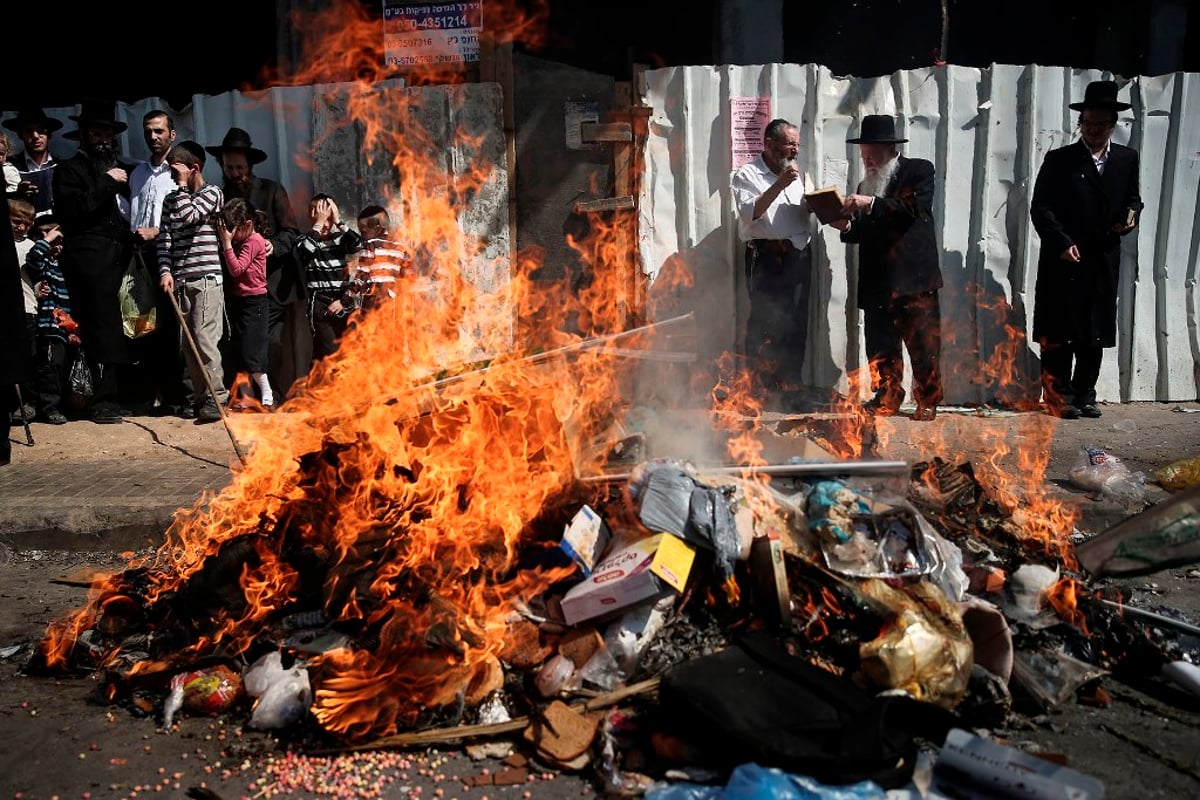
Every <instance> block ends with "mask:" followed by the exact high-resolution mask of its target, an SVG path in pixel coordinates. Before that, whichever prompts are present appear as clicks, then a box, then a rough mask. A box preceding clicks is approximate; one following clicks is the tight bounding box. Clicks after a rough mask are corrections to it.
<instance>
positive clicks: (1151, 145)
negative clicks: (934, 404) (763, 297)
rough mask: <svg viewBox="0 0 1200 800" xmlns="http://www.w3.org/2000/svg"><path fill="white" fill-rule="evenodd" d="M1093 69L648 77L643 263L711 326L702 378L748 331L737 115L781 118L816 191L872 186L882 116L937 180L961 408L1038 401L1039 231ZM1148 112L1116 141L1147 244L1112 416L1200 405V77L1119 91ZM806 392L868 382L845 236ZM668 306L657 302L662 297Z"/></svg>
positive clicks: (826, 240)
mask: <svg viewBox="0 0 1200 800" xmlns="http://www.w3.org/2000/svg"><path fill="white" fill-rule="evenodd" d="M1113 77H1114V76H1112V75H1110V74H1108V73H1104V72H1100V71H1097V70H1076V69H1070V68H1063V67H1041V66H1037V65H1027V66H1016V65H993V66H992V67H990V68H988V69H983V70H981V69H974V68H968V67H956V66H949V67H927V68H922V69H915V70H905V71H901V72H896V73H893V74H891V75H886V76H881V77H874V78H855V77H838V76H835V75H833V74H831V73H830V72H829V70H828V69H826V68H824V67H821V66H818V65H813V64H765V65H754V66H720V67H671V68H666V69H657V70H651V71H648V72H646V73H644V75H643V81H644V82H643V85H642V86H641V87H640V89H641V93H642V100H643V102H644V103H646V104H647V105H649V106H651V107H652V108H653V109H654V112H653V115H652V117H651V120H650V137H649V140H648V142H647V145H646V151H645V156H646V159H645V164H646V174H645V177H644V180H643V183H642V187H643V188H642V197H641V198H640V201H641V217H640V224H641V230H640V237H639V238H640V253H641V257H642V266H643V269H644V270H645V272H646V273H647V274H648V275H649V276H650V278H651V280H652V281H653V282H654V284H657V281H656V280H655V279H656V278H657V277H658V274H659V272H660V270H661V269H662V268H663V266H664V265H665V264H668V263H672V262H675V261H682V262H684V263H685V264H687V265H688V266H689V267H690V269H691V273H692V276H693V281H692V283H691V284H690V286H687V287H685V288H683V289H680V287H679V286H678V285H674V286H672V287H671V292H672V294H673V297H674V300H675V302H674V303H673V304H672V311H673V312H677V311H678V309H679V307H680V305H681V301H680V299H679V295H680V294H681V293H684V294H685V295H686V298H685V299H684V300H683V301H682V305H683V306H685V307H686V306H690V307H691V308H692V309H693V310H695V311H696V312H697V316H698V317H699V318H700V319H703V320H705V325H704V326H702V328H703V330H702V331H701V339H700V347H701V348H702V354H701V355H702V361H701V363H712V362H714V361H715V360H716V358H717V357H718V356H719V355H720V354H721V353H722V352H724V351H731V350H735V349H736V348H737V344H738V342H737V339H738V334H739V329H740V326H741V322H744V319H745V312H746V307H745V303H746V300H745V291H744V287H743V286H742V279H741V272H742V247H741V244H740V243H739V242H738V240H737V228H736V223H735V220H734V215H733V210H732V207H731V204H730V198H729V192H728V182H729V176H730V174H731V173H732V171H733V154H732V148H731V110H730V103H731V100H733V99H734V98H748V97H766V98H769V99H770V102H771V116H775V117H786V118H788V119H790V120H791V121H792V122H795V123H796V124H798V125H799V126H800V130H801V142H802V151H801V154H800V161H801V163H802V165H803V169H804V171H805V172H807V173H808V174H809V175H810V176H811V179H812V181H813V182H814V183H815V184H816V185H818V186H824V185H828V184H831V183H832V184H837V185H839V186H841V187H842V188H843V189H848V188H852V187H854V186H855V185H856V184H857V182H858V180H859V179H860V178H861V177H862V169H861V165H860V163H859V160H858V154H857V148H856V147H855V146H853V145H847V144H846V143H845V140H846V138H847V137H848V136H850V135H852V134H853V133H855V132H857V130H858V127H859V123H860V121H861V119H862V117H863V116H864V115H866V114H876V113H882V114H892V115H895V116H896V117H897V119H898V122H899V130H900V131H901V132H902V135H903V136H906V137H907V138H908V139H909V142H908V143H907V144H905V145H902V148H903V151H904V152H905V153H907V154H909V155H913V156H919V157H922V158H928V159H929V160H931V161H933V163H934V165H935V167H936V169H937V174H938V178H939V182H938V190H937V195H936V197H935V205H934V214H935V217H936V219H937V221H938V226H939V236H940V244H941V248H942V270H943V275H944V277H945V281H946V287H945V289H944V290H943V292H942V295H941V302H942V317H943V337H944V342H943V359H944V364H945V375H946V391H947V401H948V402H952V403H979V402H994V401H1000V402H1032V401H1036V400H1037V397H1038V392H1039V387H1038V347H1037V345H1036V343H1033V342H1031V341H1030V340H1029V338H1028V334H1029V332H1030V329H1031V327H1032V316H1033V287H1034V285H1035V283H1036V280H1037V258H1038V252H1039V247H1040V242H1039V239H1038V236H1037V234H1036V232H1035V231H1034V230H1033V228H1032V225H1031V223H1030V221H1029V200H1030V195H1031V194H1032V189H1033V182H1034V180H1035V178H1036V175H1037V171H1038V168H1039V167H1040V166H1041V163H1042V159H1043V157H1044V156H1045V153H1046V151H1048V150H1049V149H1051V148H1054V147H1058V146H1061V145H1063V144H1067V143H1069V142H1071V141H1074V139H1075V138H1076V136H1077V130H1076V121H1077V113H1076V112H1073V111H1071V110H1070V109H1069V108H1068V105H1069V104H1070V103H1071V102H1074V101H1077V100H1079V99H1080V98H1082V97H1083V93H1084V88H1085V87H1086V86H1087V84H1088V83H1089V82H1090V81H1093V80H1100V79H1104V78H1113ZM1117 80H1118V81H1119V83H1121V95H1120V96H1121V98H1122V99H1124V100H1125V101H1127V102H1130V103H1132V104H1133V108H1132V109H1131V110H1129V111H1126V112H1122V113H1121V114H1120V120H1119V123H1118V127H1117V131H1116V133H1115V134H1114V137H1113V139H1114V141H1116V142H1118V143H1121V144H1129V145H1131V146H1133V147H1135V148H1137V149H1138V150H1139V151H1140V153H1141V165H1142V174H1141V191H1142V198H1143V200H1144V201H1145V203H1146V209H1145V211H1144V213H1143V215H1142V221H1141V226H1140V228H1139V230H1138V231H1137V232H1136V234H1135V235H1131V236H1128V237H1126V238H1125V240H1124V242H1123V248H1122V257H1121V277H1122V280H1121V285H1122V291H1121V293H1120V296H1119V299H1118V345H1117V347H1116V348H1115V350H1112V351H1109V352H1108V353H1106V355H1105V360H1104V368H1103V371H1102V373H1101V376H1100V383H1099V386H1098V387H1097V389H1098V393H1099V396H1100V399H1101V400H1105V401H1112V402H1119V401H1135V400H1160V401H1175V400H1192V399H1195V398H1196V397H1197V396H1198V395H1200V331H1198V330H1197V318H1198V313H1200V312H1198V309H1197V305H1198V303H1197V288H1196V278H1197V257H1198V253H1200V203H1198V201H1197V194H1198V191H1200V122H1198V121H1197V120H1200V80H1198V79H1197V76H1196V75H1194V74H1190V73H1175V74H1171V75H1164V76H1159V77H1152V78H1150V77H1139V78H1135V79H1132V80H1128V81H1125V80H1122V79H1119V78H1118V79H1117ZM814 241H815V248H816V250H815V253H814V264H815V268H816V270H817V273H816V275H815V276H814V283H813V306H812V308H811V311H810V332H809V351H808V353H807V354H806V357H805V377H806V380H807V381H809V382H810V383H811V384H813V385H815V386H826V387H837V388H839V389H843V390H844V389H846V388H847V387H848V385H849V380H848V378H849V375H850V374H851V372H853V371H855V370H859V369H861V368H863V366H864V363H865V357H864V353H863V350H862V334H861V319H860V315H859V313H858V312H857V309H855V307H854V291H855V281H856V264H855V252H854V248H852V247H851V248H847V247H846V246H844V245H842V244H841V243H840V241H839V239H838V236H837V232H836V231H834V230H832V229H830V228H827V227H826V228H821V229H820V230H818V232H817V236H816V238H815V240H814ZM655 291H656V287H655V286H653V285H652V289H651V297H653V296H654V294H655Z"/></svg>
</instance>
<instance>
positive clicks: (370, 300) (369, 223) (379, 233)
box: [354, 205, 414, 308]
mask: <svg viewBox="0 0 1200 800" xmlns="http://www.w3.org/2000/svg"><path fill="white" fill-rule="evenodd" d="M391 227H392V221H391V217H389V216H388V212H387V209H386V208H384V207H383V206H377V205H370V206H366V207H365V208H363V210H362V211H359V212H358V232H359V234H360V235H361V236H362V251H361V252H360V253H359V256H358V265H357V267H356V269H355V274H354V278H355V281H356V282H358V283H360V284H362V285H363V286H364V289H363V306H364V307H365V308H377V307H379V306H381V305H384V304H385V303H387V302H388V301H390V300H394V299H395V298H396V290H397V288H398V287H397V281H399V280H400V278H401V277H403V276H405V275H412V274H414V273H413V271H412V261H411V259H410V258H409V255H408V252H407V251H406V250H405V249H404V247H403V246H402V245H401V244H400V243H399V242H397V241H395V240H393V239H392V238H391Z"/></svg>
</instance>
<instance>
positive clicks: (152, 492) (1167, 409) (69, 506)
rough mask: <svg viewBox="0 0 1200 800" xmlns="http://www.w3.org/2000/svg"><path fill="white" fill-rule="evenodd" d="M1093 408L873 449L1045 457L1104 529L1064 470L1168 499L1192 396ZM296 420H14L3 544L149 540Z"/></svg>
mask: <svg viewBox="0 0 1200 800" xmlns="http://www.w3.org/2000/svg"><path fill="white" fill-rule="evenodd" d="M1102 408H1103V410H1104V417H1103V418H1102V419H1096V420H1070V421H1068V420H1051V419H1050V418H1047V417H1044V416H1043V415H1040V414H1037V413H1025V414H1014V413H1009V412H994V411H989V412H986V413H981V412H979V411H977V410H974V409H966V408H960V409H947V408H944V409H942V410H941V411H940V413H939V415H938V418H937V419H936V420H934V421H933V422H914V421H912V420H911V419H909V418H908V417H907V416H906V415H904V414H903V413H902V414H901V415H899V416H896V417H888V418H884V419H880V420H878V422H877V425H876V434H877V438H878V442H879V447H878V452H877V456H878V457H879V458H883V459H898V460H905V461H909V462H910V463H912V462H915V461H917V460H923V459H927V458H929V457H931V456H932V455H942V456H943V457H949V456H955V457H958V458H962V459H967V460H973V461H976V462H979V463H982V462H984V461H988V462H996V463H999V464H1004V463H1007V464H1008V465H1009V466H1007V467H1004V466H1002V467H1001V468H1002V469H1009V470H1010V471H1011V472H1012V473H1013V474H1014V475H1019V474H1020V473H1021V472H1022V471H1023V470H1028V469H1029V467H1028V462H1029V461H1030V457H1031V456H1032V457H1033V459H1032V460H1034V461H1037V460H1038V459H1039V458H1045V459H1046V462H1047V463H1046V467H1045V475H1044V480H1045V482H1046V484H1047V485H1048V486H1049V487H1050V488H1051V489H1052V490H1053V491H1055V492H1058V493H1060V494H1061V495H1062V496H1064V497H1065V498H1067V499H1068V500H1070V501H1072V502H1076V503H1078V504H1080V506H1081V507H1082V510H1083V512H1084V513H1083V519H1084V521H1085V523H1086V524H1087V525H1089V526H1091V529H1092V530H1101V529H1103V528H1104V527H1106V526H1107V525H1108V524H1112V523H1114V522H1116V521H1118V520H1119V519H1120V518H1122V517H1124V516H1127V515H1128V513H1129V512H1130V509H1129V507H1128V505H1127V504H1118V503H1114V502H1112V501H1111V500H1110V499H1106V498H1103V497H1100V496H1097V495H1096V494H1095V493H1088V492H1085V491H1083V490H1080V489H1078V488H1076V487H1073V486H1071V484H1070V481H1069V480H1068V473H1069V471H1070V469H1071V467H1072V466H1073V464H1074V463H1075V462H1077V460H1078V458H1079V454H1080V452H1081V448H1083V447H1099V448H1103V449H1104V450H1105V451H1106V452H1108V453H1110V454H1112V455H1115V456H1118V457H1119V458H1120V459H1122V460H1123V461H1124V462H1125V463H1126V464H1127V465H1128V467H1129V469H1130V470H1131V472H1134V473H1140V474H1141V475H1143V476H1144V477H1145V478H1146V479H1147V486H1146V494H1145V497H1146V502H1147V503H1150V502H1154V501H1156V500H1158V499H1161V498H1162V497H1165V496H1166V493H1165V492H1164V491H1163V490H1162V489H1161V488H1159V487H1157V486H1155V485H1154V484H1153V470H1155V469H1157V468H1158V467H1161V466H1165V465H1166V464H1169V463H1172V462H1174V461H1177V460H1180V459H1184V458H1192V457H1196V456H1197V455H1200V417H1197V416H1194V415H1193V413H1192V412H1200V406H1198V405H1197V403H1195V402H1186V403H1131V404H1109V405H1105V406H1102ZM814 416H817V415H814ZM805 419H806V417H805V415H784V414H766V415H764V417H763V421H764V423H765V424H766V425H767V426H768V428H769V429H770V430H772V431H778V432H781V433H782V434H783V435H787V436H795V435H796V434H797V431H799V430H801V429H803V426H804V422H805ZM296 423H299V424H303V422H302V420H301V416H300V415H298V414H289V413H287V412H279V413H275V414H263V413H233V414H229V415H228V416H227V422H226V423H222V422H215V423H209V424H198V423H197V422H195V421H194V420H183V419H179V418H176V417H168V416H143V417H129V418H126V420H125V422H123V423H121V424H117V425H98V424H95V423H93V422H90V421H82V420H81V421H72V422H69V423H67V424H65V425H48V424H44V423H32V424H31V426H30V433H31V434H32V436H33V439H34V444H33V445H32V446H30V445H28V444H27V442H26V438H25V432H24V430H23V428H22V426H20V425H18V426H14V427H13V428H12V431H11V433H10V436H9V438H10V440H11V441H12V444H13V457H12V463H11V464H10V465H8V466H6V467H2V468H0V545H5V546H7V547H8V548H11V549H16V550H30V549H74V550H93V551H96V550H104V551H122V550H138V549H143V548H153V547H157V546H158V545H159V544H161V543H162V541H163V533H164V531H165V530H166V528H167V527H168V525H169V524H170V522H171V519H172V517H173V515H174V514H175V512H176V511H177V510H179V509H186V508H191V507H193V506H194V505H195V504H196V503H197V502H202V501H203V500H204V498H205V496H206V495H210V494H213V493H217V492H220V491H221V490H222V489H223V488H224V487H225V486H226V485H227V484H229V483H230V481H231V480H232V478H233V475H234V471H235V470H236V469H238V468H239V466H240V463H241V457H242V456H245V457H247V458H254V452H253V451H254V448H255V446H256V444H257V443H258V442H259V441H260V440H261V441H269V440H271V439H272V438H273V436H274V434H276V433H278V432H279V431H280V430H286V427H285V426H286V425H289V424H296ZM235 442H236V443H237V449H235V446H234V443H235ZM239 451H240V452H241V455H239ZM1042 451H1045V452H1044V453H1042ZM658 454H659V453H653V454H652V455H658ZM665 454H669V453H665ZM772 463H774V462H772Z"/></svg>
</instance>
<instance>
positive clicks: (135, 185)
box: [129, 160, 175, 230]
mask: <svg viewBox="0 0 1200 800" xmlns="http://www.w3.org/2000/svg"><path fill="white" fill-rule="evenodd" d="M174 190H175V176H174V175H172V174H171V167H170V165H169V164H168V163H167V162H166V160H164V161H163V163H161V164H159V165H158V166H157V167H156V166H154V165H153V164H151V163H150V162H149V161H139V162H138V164H137V166H136V167H134V168H133V173H132V174H130V176H129V227H130V228H131V229H135V230H136V229H137V228H158V227H161V226H160V225H159V222H160V221H161V220H162V204H163V198H164V197H166V196H167V195H168V194H170V193H171V192H173V191H174Z"/></svg>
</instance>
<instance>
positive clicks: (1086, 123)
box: [1079, 119, 1117, 128]
mask: <svg viewBox="0 0 1200 800" xmlns="http://www.w3.org/2000/svg"><path fill="white" fill-rule="evenodd" d="M1116 124H1117V123H1115V122H1112V121H1111V120H1107V119H1101V120H1095V119H1085V120H1083V121H1082V122H1080V123H1079V127H1081V128H1113V127H1116Z"/></svg>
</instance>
